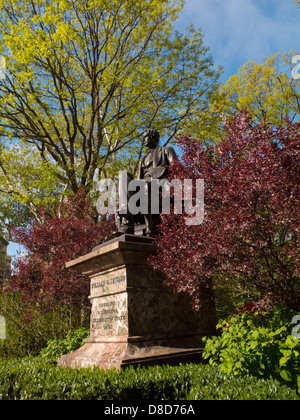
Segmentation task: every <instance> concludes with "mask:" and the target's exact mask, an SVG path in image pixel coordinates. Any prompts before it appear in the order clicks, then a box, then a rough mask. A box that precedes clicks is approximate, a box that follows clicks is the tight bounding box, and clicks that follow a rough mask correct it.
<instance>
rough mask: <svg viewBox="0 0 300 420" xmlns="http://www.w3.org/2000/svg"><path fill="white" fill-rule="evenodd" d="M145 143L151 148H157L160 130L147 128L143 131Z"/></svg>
mask: <svg viewBox="0 0 300 420" xmlns="http://www.w3.org/2000/svg"><path fill="white" fill-rule="evenodd" d="M143 143H144V145H145V146H146V147H148V148H149V149H155V147H156V146H157V145H158V144H159V132H158V130H156V129H155V128H147V130H145V131H144V132H143Z"/></svg>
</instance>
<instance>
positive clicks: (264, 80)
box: [213, 51, 300, 125]
mask: <svg viewBox="0 0 300 420" xmlns="http://www.w3.org/2000/svg"><path fill="white" fill-rule="evenodd" d="M295 55H297V52H293V51H290V52H289V53H284V54H276V55H274V56H273V57H270V58H267V59H266V60H265V62H264V63H262V64H258V63H256V62H255V61H250V62H248V63H246V64H245V65H244V66H242V67H241V68H240V69H239V70H238V73H237V74H235V75H233V76H231V77H230V78H229V80H228V81H227V83H225V85H224V86H222V87H221V89H220V90H219V92H218V95H216V97H215V100H214V106H213V107H214V109H216V110H218V111H219V114H220V116H221V117H222V119H224V118H225V117H229V116H232V115H235V114H236V113H237V112H239V111H242V110H244V109H246V110H248V111H249V112H250V113H251V115H252V116H253V117H254V119H255V120H256V122H258V123H260V122H266V123H270V124H274V125H282V124H283V123H284V120H285V119H286V118H289V119H291V120H292V121H294V120H297V119H298V118H299V116H300V80H297V79H294V78H293V77H292V70H293V68H294V64H293V62H292V58H293V56H295ZM220 121H221V119H220Z"/></svg>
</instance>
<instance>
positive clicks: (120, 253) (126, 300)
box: [58, 235, 216, 369]
mask: <svg viewBox="0 0 300 420" xmlns="http://www.w3.org/2000/svg"><path fill="white" fill-rule="evenodd" d="M155 249H156V248H155V245H153V244H152V243H151V241H150V240H149V238H142V237H139V238H138V239H137V238H136V237H135V236H133V235H123V236H121V237H119V238H116V239H115V240H113V241H110V242H108V243H107V244H104V245H102V246H100V247H97V248H95V249H94V250H93V252H91V253H90V254H88V255H85V256H83V257H80V258H78V259H77V260H74V261H71V262H70V263H68V265H67V266H68V267H73V268H76V269H77V270H79V271H80V272H81V273H82V274H86V275H88V276H89V277H90V280H91V291H90V297H89V298H90V300H91V304H92V310H91V325H90V337H89V338H88V339H87V340H86V344H85V345H84V346H83V347H81V348H80V349H79V350H77V351H75V352H74V353H71V354H67V355H64V356H62V357H60V358H59V360H58V364H59V365H60V366H71V367H72V368H76V367H89V366H98V367H99V368H101V369H113V368H117V369H120V368H123V367H126V366H129V365H151V364H177V363H180V362H198V361H200V360H201V354H202V349H203V343H202V338H203V336H211V335H213V334H214V333H215V326H216V314H215V307H214V304H213V300H212V299H211V294H210V291H209V290H203V292H202V296H201V300H202V307H201V310H200V311H198V312H195V311H192V309H191V305H190V301H189V298H188V296H187V295H185V294H178V293H175V294H174V293H173V292H172V289H171V288H169V287H166V286H164V285H163V280H164V278H163V276H162V274H161V273H159V272H156V271H154V270H152V269H151V268H150V267H149V265H148V263H147V260H148V257H149V256H150V255H151V254H152V253H153V252H154V251H155Z"/></svg>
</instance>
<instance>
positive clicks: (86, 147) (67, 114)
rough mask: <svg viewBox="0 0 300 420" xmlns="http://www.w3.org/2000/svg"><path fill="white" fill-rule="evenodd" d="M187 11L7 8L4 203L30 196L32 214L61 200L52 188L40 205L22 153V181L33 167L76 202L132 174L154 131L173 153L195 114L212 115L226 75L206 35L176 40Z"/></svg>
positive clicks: (5, 4)
mask: <svg viewBox="0 0 300 420" xmlns="http://www.w3.org/2000/svg"><path fill="white" fill-rule="evenodd" d="M181 8H182V1H181V0H176V1H173V0H141V1H139V2H136V1H133V0H109V1H108V0H93V1H86V0H79V1H73V0H64V1H59V2H58V1H48V0H36V1H30V2H29V1H14V0H11V1H7V0H4V1H0V28H1V34H2V35H1V39H0V53H1V54H2V55H3V56H4V57H5V60H6V77H5V78H4V79H1V80H0V133H1V136H2V150H3V148H7V147H9V146H10V145H11V146H10V147H11V149H10V150H9V151H6V152H5V155H2V156H0V162H1V164H0V172H1V176H2V179H3V180H2V182H1V187H2V188H1V190H2V191H4V193H6V192H7V193H8V194H12V195H14V197H15V199H16V200H17V201H19V198H20V197H21V196H22V197H23V199H22V200H21V202H23V203H25V204H26V206H27V208H29V211H30V212H33V214H36V213H37V208H36V207H38V202H39V200H40V199H41V196H45V197H46V199H47V197H49V195H51V194H52V193H53V188H52V187H53V185H52V186H51V185H49V184H47V182H46V183H44V185H43V186H41V188H40V190H39V193H38V194H37V195H35V194H34V191H33V189H31V191H30V192H29V191H27V193H25V192H24V190H25V189H26V188H27V185H25V184H27V181H25V183H24V185H23V183H22V181H21V184H22V185H21V184H19V183H18V182H16V179H15V173H11V171H10V163H9V162H8V160H9V158H8V154H9V153H10V154H13V153H15V148H16V144H17V147H18V150H21V149H22V150H25V161H26V159H27V158H28V161H27V162H24V163H25V165H24V166H23V165H22V163H21V162H20V163H19V167H20V168H21V166H22V169H21V172H24V171H26V166H28V165H31V163H32V161H33V160H34V161H35V162H36V163H37V165H36V166H35V168H32V169H33V172H34V173H36V172H40V173H42V172H43V173H44V174H45V176H44V175H42V178H43V181H45V179H44V178H45V177H46V178H47V179H49V177H50V176H51V178H52V183H56V187H55V188H56V190H57V191H60V192H61V191H65V190H68V191H72V192H73V193H76V192H77V191H78V189H79V188H80V187H81V186H84V187H86V188H87V190H89V189H91V188H92V185H93V182H94V179H95V174H98V175H99V176H107V175H112V174H114V173H115V172H116V170H118V169H119V167H120V164H121V165H122V169H130V170H131V171H132V170H133V169H134V167H135V165H136V162H137V159H138V157H139V155H140V153H141V142H140V135H141V132H142V131H143V130H144V129H145V128H147V127H149V126H155V127H156V128H157V129H159V130H160V131H161V135H162V136H163V138H164V139H165V142H166V143H167V142H168V141H170V139H171V138H172V137H173V136H174V135H175V134H176V133H177V132H178V131H179V130H180V129H181V128H182V127H183V124H184V123H185V122H186V121H187V120H188V119H189V118H191V115H192V113H193V111H194V107H195V105H196V104H197V106H199V104H201V107H203V109H205V108H207V107H208V101H209V98H210V95H211V94H212V92H213V91H214V89H215V87H216V85H217V79H218V71H216V70H214V68H213V62H212V58H211V56H210V55H209V53H208V48H206V47H204V46H203V37H202V33H201V32H196V31H195V30H194V29H193V28H192V27H191V28H189V30H188V31H187V33H186V34H185V35H182V34H180V33H178V32H174V31H173V27H172V24H173V22H174V20H175V19H176V18H177V16H178V13H179V11H180V10H181ZM9 141H11V142H12V143H9ZM24 148H25V149H24ZM29 152H30V153H31V154H30V155H29ZM18 154H19V152H17V155H18ZM120 162H122V163H120ZM13 172H14V171H13ZM40 181H41V179H39V180H38V181H37V182H40ZM19 187H20V188H19ZM42 187H43V188H42ZM55 188H54V189H55ZM45 189H46V191H45ZM24 194H25V195H26V198H25V196H24Z"/></svg>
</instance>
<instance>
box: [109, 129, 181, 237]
mask: <svg viewBox="0 0 300 420" xmlns="http://www.w3.org/2000/svg"><path fill="white" fill-rule="evenodd" d="M159 138H160V136H159V132H158V131H157V130H155V129H153V128H148V129H147V130H145V131H144V133H143V136H142V140H143V144H144V145H145V146H146V147H147V148H148V153H147V154H146V155H145V156H143V158H142V160H141V161H140V164H139V171H138V179H141V180H145V181H146V182H147V186H148V194H147V195H148V213H147V214H144V215H136V216H133V215H132V214H130V212H129V211H127V212H126V214H124V212H123V214H122V215H120V214H119V212H118V213H117V216H116V224H117V231H118V234H123V233H136V232H137V231H139V232H140V231H141V229H139V228H136V229H135V226H136V227H137V225H138V224H140V225H141V224H142V222H144V225H145V226H144V228H143V229H142V234H144V235H146V236H153V235H154V234H155V233H156V232H157V230H156V226H157V224H158V223H159V215H158V216H157V215H152V214H151V210H150V209H151V181H152V180H155V179H165V178H166V176H167V173H168V169H169V166H170V165H171V164H172V163H173V162H174V161H175V160H176V159H177V155H176V153H175V151H174V149H173V148H172V147H161V146H159ZM132 179H133V177H132V175H131V174H127V180H128V182H130V180H132ZM142 216H143V217H142ZM142 219H143V220H142Z"/></svg>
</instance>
